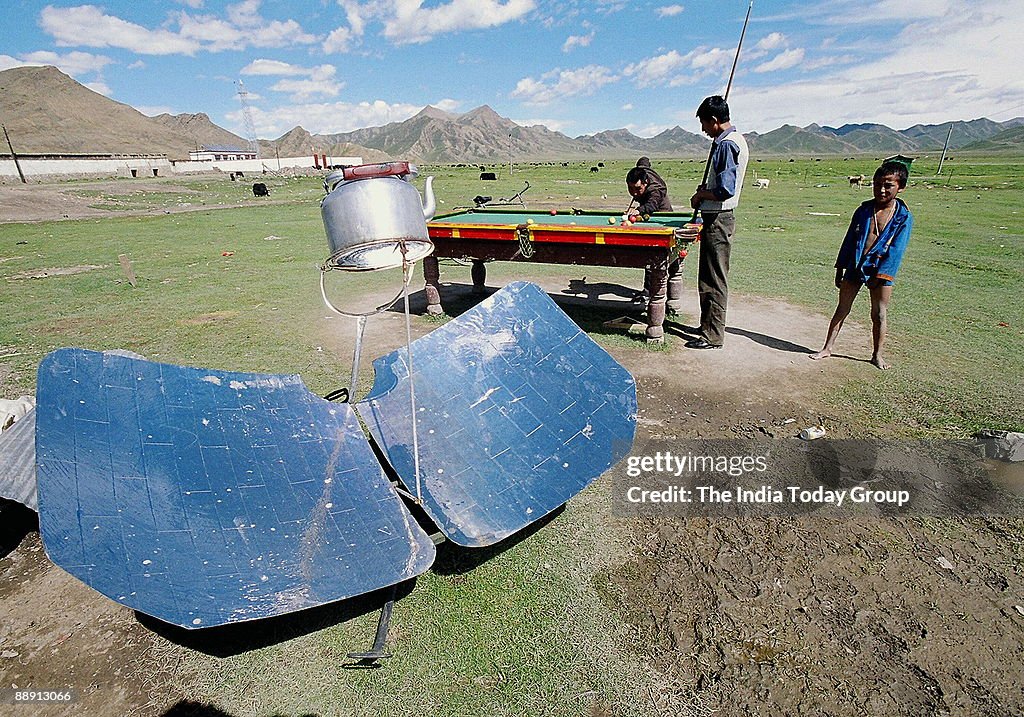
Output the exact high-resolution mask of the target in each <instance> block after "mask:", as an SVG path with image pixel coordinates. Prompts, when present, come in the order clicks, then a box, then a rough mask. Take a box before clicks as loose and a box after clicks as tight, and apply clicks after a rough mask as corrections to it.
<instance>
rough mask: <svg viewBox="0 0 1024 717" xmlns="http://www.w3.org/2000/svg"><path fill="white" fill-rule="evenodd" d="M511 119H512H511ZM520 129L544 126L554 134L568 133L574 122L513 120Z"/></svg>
mask: <svg viewBox="0 0 1024 717" xmlns="http://www.w3.org/2000/svg"><path fill="white" fill-rule="evenodd" d="M510 119H511V118H510ZM512 121H513V122H515V123H516V124H517V125H519V126H520V127H534V126H536V125H544V126H545V127H547V128H548V129H549V130H551V131H552V132H563V133H564V132H566V131H567V130H568V129H569V128H570V127H571V126H572V124H573V123H572V122H570V121H568V120H560V119H513V120H512Z"/></svg>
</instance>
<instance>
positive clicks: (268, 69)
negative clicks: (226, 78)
mask: <svg viewBox="0 0 1024 717" xmlns="http://www.w3.org/2000/svg"><path fill="white" fill-rule="evenodd" d="M324 67H329V65H324ZM332 69H333V68H332ZM239 73H240V74H243V75H285V76H291V77H294V76H301V75H309V74H311V73H312V70H311V69H310V68H308V67H300V66H298V65H292V64H290V63H288V62H281V61H280V60H266V59H263V58H260V59H257V60H253V61H252V62H250V63H249V64H248V65H246V66H245V67H243V68H242V69H241V70H239ZM331 74H334V73H333V72H332V73H331Z"/></svg>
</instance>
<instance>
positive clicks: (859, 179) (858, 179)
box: [850, 174, 864, 187]
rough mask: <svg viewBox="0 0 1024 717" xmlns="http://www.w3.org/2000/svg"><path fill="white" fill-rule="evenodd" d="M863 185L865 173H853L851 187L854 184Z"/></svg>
mask: <svg viewBox="0 0 1024 717" xmlns="http://www.w3.org/2000/svg"><path fill="white" fill-rule="evenodd" d="M863 185H864V175H863V174H856V175H852V176H851V177H850V186H851V187H853V186H857V187H860V186H863Z"/></svg>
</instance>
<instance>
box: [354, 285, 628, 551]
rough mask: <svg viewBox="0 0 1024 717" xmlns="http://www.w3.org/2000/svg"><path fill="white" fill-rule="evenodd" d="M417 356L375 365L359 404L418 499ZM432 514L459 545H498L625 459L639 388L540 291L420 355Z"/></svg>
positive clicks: (461, 326) (420, 423)
mask: <svg viewBox="0 0 1024 717" xmlns="http://www.w3.org/2000/svg"><path fill="white" fill-rule="evenodd" d="M407 358H408V354H407V352H406V350H405V349H402V350H400V351H395V352H394V353H391V354H388V355H387V356H384V357H382V358H380V359H377V360H376V361H374V363H373V367H374V370H375V372H376V375H375V379H374V386H373V390H372V391H371V393H370V395H369V396H367V397H366V399H365V400H364V401H362V402H360V403H358V404H357V405H356V410H357V411H358V412H359V415H360V416H361V417H362V418H363V420H364V421H365V422H366V423H367V425H368V426H369V429H370V432H371V433H372V434H373V436H374V438H375V439H376V440H377V442H378V444H379V445H380V446H381V447H382V448H383V450H384V451H385V452H386V453H387V456H388V459H389V461H390V462H391V464H392V466H393V467H394V468H395V470H396V471H397V472H398V474H399V475H400V477H401V479H402V481H403V482H404V483H405V485H406V487H407V488H408V489H409V491H410V492H412V493H415V491H416V474H415V471H414V467H413V463H414V460H413V446H412V421H411V420H410V415H411V413H410V398H409V385H408V381H409V369H408V360H407ZM412 365H413V380H414V383H415V393H416V407H417V411H416V427H417V432H418V439H419V454H420V455H419V457H420V479H421V490H422V494H423V503H424V508H425V509H426V511H427V513H428V514H429V515H430V517H431V518H432V519H433V520H434V522H435V523H437V525H438V527H439V528H440V529H441V531H442V532H443V533H444V534H445V535H446V536H447V537H448V538H450V539H451V540H452V541H453V542H455V543H458V544H459V545H466V546H482V545H490V544H492V543H496V542H498V541H499V540H501V539H502V538H505V537H507V536H509V535H511V534H512V533H515V532H516V531H518V530H520V529H521V528H523V527H525V526H527V525H529V524H530V523H532V522H534V521H535V520H538V519H539V518H541V517H543V516H544V515H546V514H548V513H550V512H551V511H552V510H554V509H555V508H557V507H558V506H560V505H562V504H563V503H565V502H566V501H567V500H569V498H571V497H572V496H574V495H576V494H577V493H579V492H580V491H581V490H583V489H584V488H585V487H586V486H588V485H589V484H590V483H591V482H592V481H593V480H594V479H595V478H597V477H598V476H599V475H601V474H602V473H603V472H604V471H606V470H607V469H608V468H610V467H611V466H612V465H613V464H614V463H615V462H616V461H618V460H619V459H620V458H622V457H623V456H624V455H625V454H626V453H627V452H628V451H629V449H630V447H631V446H632V443H633V434H634V432H635V430H636V385H635V383H634V382H633V377H632V376H631V375H630V374H629V372H628V371H627V370H626V369H625V368H623V367H622V366H621V365H619V364H618V363H617V362H616V361H615V359H613V358H612V357H611V356H609V355H608V353H607V352H605V351H604V349H602V348H601V347H600V346H598V345H597V344H596V343H594V341H592V340H591V339H590V337H589V336H587V335H586V333H584V332H583V331H582V330H581V329H580V328H579V327H578V326H577V325H576V324H574V323H573V322H572V320H571V319H570V318H569V317H568V316H566V315H565V313H564V312H562V310H561V309H559V308H558V306H557V305H556V304H555V302H554V301H552V300H551V298H550V297H549V296H548V295H547V294H545V293H544V292H543V290H541V289H540V287H538V286H536V285H535V284H530V283H526V282H515V283H512V284H509V285H508V286H506V287H505V288H504V289H502V290H501V291H499V292H497V293H496V294H494V295H493V296H491V297H490V298H488V299H486V300H485V301H483V302H482V303H480V304H479V305H477V306H476V307H474V308H473V309H471V310H469V311H467V312H466V313H464V314H462V315H461V316H459V317H458V318H456V319H453V320H452V321H450V322H448V323H447V324H445V325H444V326H442V327H441V328H439V329H437V330H435V331H433V332H431V333H430V334H428V335H427V336H424V337H423V338H420V339H417V340H416V341H414V342H413V345H412Z"/></svg>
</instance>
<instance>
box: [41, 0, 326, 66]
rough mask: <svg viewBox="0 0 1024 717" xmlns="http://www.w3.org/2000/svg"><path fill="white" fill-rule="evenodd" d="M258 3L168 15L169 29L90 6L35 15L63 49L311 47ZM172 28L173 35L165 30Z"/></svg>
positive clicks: (248, 0)
mask: <svg viewBox="0 0 1024 717" xmlns="http://www.w3.org/2000/svg"><path fill="white" fill-rule="evenodd" d="M260 6H261V0H243V2H241V3H238V4H236V5H231V6H229V7H228V8H227V16H228V19H227V20H224V19H221V18H218V17H216V16H213V15H190V14H189V13H187V12H184V11H178V12H173V13H171V15H170V18H169V23H168V26H165V27H164V28H161V29H149V28H146V27H143V26H142V25H138V24H136V23H133V22H128V21H126V20H122V19H121V18H119V17H116V16H114V15H108V14H106V13H105V12H104V11H103V10H102V9H101V8H99V7H97V6H95V5H79V6H77V7H69V8H57V7H54V6H52V5H48V6H47V7H45V8H43V10H42V12H41V13H40V14H39V24H40V27H42V29H43V31H44V32H46V33H47V34H48V35H50V36H51V37H53V38H54V40H55V41H56V42H57V44H58V45H60V46H64V47H68V46H70V47H74V46H86V47H118V48H122V49H125V50H131V51H132V52H136V53H138V54H140V55H179V54H180V55H195V54H196V53H197V52H199V51H201V50H205V51H209V52H219V51H222V50H241V49H245V48H246V47H287V46H291V45H303V44H311V43H313V42H316V40H317V38H316V37H315V36H313V35H310V34H308V33H306V32H305V31H303V29H302V27H301V26H300V25H299V24H298V23H297V22H296V21H295V20H285V21H280V20H270V21H268V20H266V19H265V18H263V17H261V16H260V14H259V9H260ZM172 24H177V26H178V29H177V31H172V30H170V29H168V27H169V26H170V25H172Z"/></svg>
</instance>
